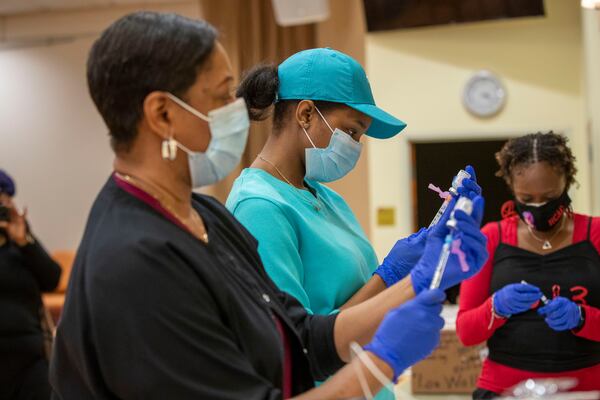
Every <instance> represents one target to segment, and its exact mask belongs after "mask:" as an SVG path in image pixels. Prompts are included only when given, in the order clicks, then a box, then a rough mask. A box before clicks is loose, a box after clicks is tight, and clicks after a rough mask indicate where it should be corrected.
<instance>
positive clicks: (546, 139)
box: [496, 131, 577, 190]
mask: <svg viewBox="0 0 600 400" xmlns="http://www.w3.org/2000/svg"><path fill="white" fill-rule="evenodd" d="M568 141H569V140H568V139H567V138H566V137H565V136H563V135H561V134H558V133H554V132H552V131H550V132H547V133H542V132H537V133H531V134H528V135H525V136H521V137H518V138H515V139H511V140H509V141H508V142H506V144H505V145H504V147H502V150H500V151H499V152H498V153H496V160H497V161H498V164H499V165H500V170H499V171H498V172H497V173H496V176H499V177H500V178H503V179H504V181H505V182H506V183H507V184H508V185H509V186H511V185H512V173H513V172H514V169H515V168H516V167H518V166H523V165H527V164H533V163H537V162H541V161H545V162H547V163H548V164H550V165H551V166H552V167H554V168H557V169H558V170H559V171H561V173H563V174H564V175H565V178H566V180H567V188H566V189H567V190H568V189H569V188H570V187H571V185H573V183H576V182H577V181H576V180H575V175H576V174H577V167H576V166H575V161H576V159H575V156H573V152H572V151H571V149H570V148H569V145H568Z"/></svg>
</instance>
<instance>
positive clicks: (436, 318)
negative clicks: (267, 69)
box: [50, 12, 487, 400]
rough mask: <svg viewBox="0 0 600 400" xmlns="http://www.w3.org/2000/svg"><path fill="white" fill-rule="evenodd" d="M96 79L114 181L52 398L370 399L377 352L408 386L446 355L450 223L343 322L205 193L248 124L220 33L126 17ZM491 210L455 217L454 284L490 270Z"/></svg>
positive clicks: (86, 262) (77, 294) (94, 222)
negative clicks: (442, 351) (280, 278)
mask: <svg viewBox="0 0 600 400" xmlns="http://www.w3.org/2000/svg"><path fill="white" fill-rule="evenodd" d="M87 74H88V85H89V89H90V94H91V96H92V99H93V100H94V103H95V105H96V107H97V108H98V110H99V112H100V114H101V115H102V117H103V119H104V121H105V123H106V124H107V126H108V128H109V132H110V136H111V143H112V148H113V150H114V153H115V159H114V172H113V173H111V174H110V176H109V177H108V179H107V181H106V184H105V185H104V187H103V188H102V189H101V190H100V193H99V194H98V196H97V198H96V200H95V202H94V205H93V207H92V210H91V212H90V216H89V219H88V221H87V226H86V229H85V233H84V236H83V238H82V241H81V244H80V246H79V249H78V251H77V257H76V260H75V263H74V266H73V270H72V273H71V278H70V282H69V292H68V293H67V299H66V302H65V308H64V311H63V314H62V317H61V321H60V324H59V326H58V330H57V335H56V341H55V347H54V355H53V359H52V364H51V368H50V380H51V384H52V388H53V398H54V399H60V400H82V399H85V400H88V399H107V400H108V399H110V400H114V399H123V400H129V399H132V400H133V399H144V400H152V399H161V400H162V399H178V400H184V399H194V400H197V399H215V400H230V399H231V400H233V399H256V400H259V399H261V400H262V399H272V400H275V399H282V398H292V397H293V398H295V399H298V400H309V399H315V400H316V399H318V400H322V399H345V398H351V397H356V396H360V395H361V394H362V392H363V391H362V389H361V387H360V383H359V381H358V379H357V375H356V374H357V373H358V371H362V373H364V375H365V377H366V383H367V384H368V385H369V387H370V389H371V390H372V391H378V390H379V389H380V388H381V386H382V384H381V383H379V382H378V381H377V379H376V378H375V375H374V374H373V373H371V372H370V371H369V370H368V369H367V368H366V367H365V365H366V364H365V361H364V360H365V357H366V359H368V360H369V361H368V363H370V364H369V365H371V364H373V365H375V366H376V367H377V368H378V369H379V370H380V371H381V373H382V374H383V375H384V376H386V377H387V378H389V379H394V380H395V378H397V377H398V376H399V375H400V374H401V373H402V371H403V370H404V369H406V368H408V366H409V365H411V364H413V363H415V362H416V361H417V360H420V359H422V358H423V357H425V356H426V355H427V354H429V352H431V351H432V349H433V348H434V347H435V346H436V345H437V344H438V342H439V336H440V333H439V331H440V329H441V328H442V326H443V319H442V318H441V317H440V315H439V314H440V312H441V309H442V305H441V303H442V302H443V300H444V293H443V292H442V290H439V289H435V290H428V289H429V285H430V282H431V280H432V276H433V272H434V269H435V266H436V263H437V258H438V257H439V254H440V250H441V247H442V245H443V242H444V236H445V235H446V234H447V232H448V228H447V227H446V225H445V224H440V225H439V228H437V229H434V230H433V231H432V232H431V234H430V235H428V238H427V243H426V250H425V251H424V255H423V257H422V258H421V259H420V260H419V261H418V263H417V265H416V266H414V267H413V268H412V270H411V274H410V276H409V277H406V278H405V279H403V280H402V281H400V282H399V283H398V284H396V285H393V286H392V287H390V288H388V289H386V290H384V291H382V292H381V293H379V294H378V295H377V296H375V297H373V298H372V299H371V300H370V301H365V302H363V303H361V304H358V305H356V306H353V307H350V308H348V309H345V310H343V311H341V312H340V313H339V314H334V315H310V314H308V313H307V312H306V310H305V309H304V307H302V305H301V304H300V303H299V302H298V301H297V300H296V299H295V298H294V297H293V296H290V295H289V294H287V293H285V292H283V291H281V290H279V289H278V288H277V287H276V286H275V285H274V284H273V282H272V281H271V280H270V279H269V277H268V275H267V274H266V273H265V270H264V268H263V265H262V262H261V259H260V256H259V254H258V251H257V247H258V244H257V241H256V239H255V238H253V237H252V235H251V234H250V233H249V232H248V231H247V230H246V229H245V228H244V227H243V226H242V225H241V224H240V223H239V222H238V221H237V220H236V219H235V218H234V217H233V215H231V213H229V212H228V211H227V209H226V208H225V207H224V206H223V205H221V204H220V203H219V202H218V201H217V200H215V199H214V198H211V197H209V196H205V195H201V194H196V193H193V192H192V189H193V188H198V187H202V186H206V185H210V184H214V183H216V182H218V181H220V180H221V179H223V178H224V177H225V176H227V175H228V174H229V173H230V172H231V171H232V170H233V169H234V168H235V167H236V165H237V164H238V163H239V161H240V159H241V156H242V153H243V151H244V148H245V145H246V139H247V135H248V128H249V120H248V111H247V109H246V105H245V102H244V100H243V99H236V98H235V97H234V96H233V94H232V93H233V92H232V88H233V85H234V78H233V72H232V68H231V64H230V62H229V58H228V56H227V53H226V52H225V50H224V48H223V47H222V46H221V44H220V43H219V41H218V40H217V32H216V30H215V29H214V28H213V27H212V26H211V25H210V24H208V23H206V22H204V21H198V20H192V19H189V18H185V17H182V16H179V15H176V14H159V13H152V12H136V13H133V14H129V15H126V16H124V17H122V18H120V19H119V20H117V21H115V22H114V23H113V24H112V25H111V26H110V27H109V28H107V29H106V30H105V31H104V32H103V33H102V35H101V36H100V38H99V39H98V40H97V41H96V42H95V43H94V45H93V46H92V50H91V52H90V55H89V58H88V71H87ZM448 215H449V213H446V216H445V218H446V219H447V218H448ZM482 215H483V198H481V197H477V198H475V199H474V213H473V215H472V216H469V215H467V214H465V213H464V212H460V211H457V212H456V214H455V216H456V219H457V221H458V222H457V224H458V225H457V231H458V232H460V234H461V235H463V240H462V243H463V250H464V252H465V254H466V257H467V263H468V265H469V267H470V268H469V271H468V272H463V270H462V268H461V265H460V262H459V259H458V257H456V256H454V257H453V258H451V259H450V261H449V263H448V267H447V269H446V274H445V275H444V279H443V280H442V285H441V289H445V288H447V287H449V286H453V285H455V284H457V283H458V282H460V281H462V280H463V279H465V278H467V277H469V276H471V275H473V274H475V273H477V271H478V270H479V268H480V267H481V266H482V265H483V263H484V262H485V259H486V257H487V252H486V249H485V238H484V236H483V234H481V232H480V223H481V218H482ZM352 343H358V345H359V350H361V349H360V346H364V347H363V348H364V352H361V353H360V354H362V357H361V358H360V359H355V360H351V351H350V346H351V344H352ZM361 351H362V350H361ZM361 360H362V361H361ZM345 363H349V365H347V366H344V364H345ZM332 374H335V375H334V376H333V377H332V379H330V380H328V381H327V382H326V383H324V384H323V385H321V386H319V387H318V388H314V379H323V378H324V377H327V376H329V375H332Z"/></svg>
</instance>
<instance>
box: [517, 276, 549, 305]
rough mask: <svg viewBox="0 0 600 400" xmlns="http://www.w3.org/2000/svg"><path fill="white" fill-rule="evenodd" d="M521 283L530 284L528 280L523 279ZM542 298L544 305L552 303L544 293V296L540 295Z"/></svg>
mask: <svg viewBox="0 0 600 400" xmlns="http://www.w3.org/2000/svg"><path fill="white" fill-rule="evenodd" d="M521 283H522V284H523V285H528V283H527V281H521ZM540 300H541V301H542V303H544V305H547V304H548V303H550V300H548V298H547V297H546V296H545V295H544V294H543V293H542V297H540Z"/></svg>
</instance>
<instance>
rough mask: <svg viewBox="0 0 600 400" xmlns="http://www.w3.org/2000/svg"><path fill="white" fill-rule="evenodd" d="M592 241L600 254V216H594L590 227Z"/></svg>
mask: <svg viewBox="0 0 600 400" xmlns="http://www.w3.org/2000/svg"><path fill="white" fill-rule="evenodd" d="M590 242H592V244H593V245H594V247H595V248H596V251H597V252H598V254H600V217H593V218H592V226H591V228H590Z"/></svg>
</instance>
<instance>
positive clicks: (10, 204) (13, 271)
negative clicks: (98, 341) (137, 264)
mask: <svg viewBox="0 0 600 400" xmlns="http://www.w3.org/2000/svg"><path fill="white" fill-rule="evenodd" d="M14 195H15V184H14V181H13V180H12V178H11V177H10V176H9V175H8V174H7V173H6V172H4V171H2V170H0V399H6V400H48V399H49V398H50V385H49V383H48V359H47V357H48V354H47V353H46V351H45V346H44V340H45V337H44V332H43V329H42V318H43V317H44V313H43V303H42V298H41V293H42V292H50V291H52V290H54V289H55V288H56V286H57V285H58V281H59V278H60V273H61V269H60V266H59V265H58V264H57V263H56V262H54V261H53V260H52V258H50V256H49V255H48V253H47V252H46V250H44V248H43V247H42V245H41V244H40V242H39V241H38V240H37V239H36V238H35V237H34V236H33V234H32V232H31V229H30V225H29V224H28V222H27V219H26V218H27V212H26V210H25V211H23V212H20V211H19V210H18V208H17V206H16V205H15V203H14V201H13V196H14Z"/></svg>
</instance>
